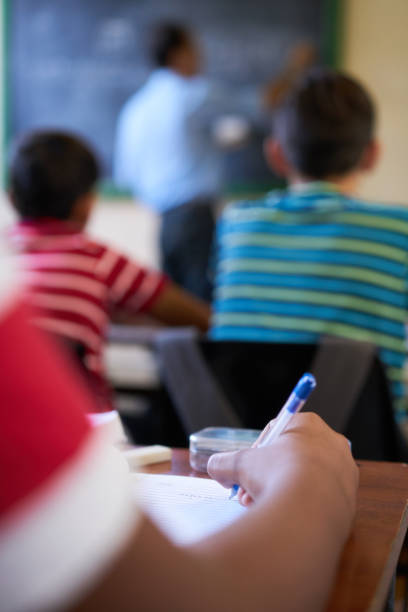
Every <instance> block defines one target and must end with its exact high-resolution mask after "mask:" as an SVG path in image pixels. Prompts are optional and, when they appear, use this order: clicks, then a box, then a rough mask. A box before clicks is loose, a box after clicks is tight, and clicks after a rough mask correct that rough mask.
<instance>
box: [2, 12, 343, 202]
mask: <svg viewBox="0 0 408 612" xmlns="http://www.w3.org/2000/svg"><path fill="white" fill-rule="evenodd" d="M323 6H324V9H323V11H324V12H323V22H324V28H323V29H324V40H323V59H324V61H325V62H326V64H327V65H329V66H332V67H333V68H338V67H339V66H340V62H341V54H342V41H343V32H344V28H343V26H344V21H343V20H344V5H343V3H342V0H324V4H323ZM1 10H2V58H3V62H2V75H1V84H2V91H3V100H2V110H3V113H2V118H1V121H2V143H1V145H2V151H3V167H2V169H1V178H2V184H3V187H7V184H8V172H7V166H8V151H9V148H10V145H11V130H10V121H9V118H10V108H11V105H12V99H11V92H10V88H9V87H8V78H7V74H8V68H7V67H8V60H9V55H10V51H9V48H10V47H9V44H10V30H11V28H10V20H11V11H12V0H1ZM281 186H282V181H279V180H277V179H274V178H273V177H271V181H270V182H268V183H265V184H260V183H259V182H257V183H256V184H254V185H251V184H250V183H248V181H247V182H246V183H245V186H242V185H238V184H237V185H230V186H229V187H228V190H227V191H226V193H225V195H226V196H227V197H241V196H244V195H248V194H251V195H258V194H261V193H264V192H266V191H268V190H269V189H271V188H273V187H281ZM99 195H100V196H101V197H102V198H103V199H107V200H111V199H130V198H131V195H130V193H129V192H126V191H123V190H119V189H118V188H117V187H115V185H114V184H113V182H112V181H110V180H103V181H101V183H100V186H99Z"/></svg>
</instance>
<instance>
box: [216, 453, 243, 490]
mask: <svg viewBox="0 0 408 612" xmlns="http://www.w3.org/2000/svg"><path fill="white" fill-rule="evenodd" d="M243 454H244V452H243V451H234V452H232V453H216V454H215V455H211V457H210V458H209V460H208V465H207V472H208V474H209V475H210V476H211V478H213V479H214V480H217V481H218V482H219V483H220V484H222V486H223V487H226V488H231V487H232V485H234V484H239V482H238V467H239V463H240V460H241V458H242V455H243Z"/></svg>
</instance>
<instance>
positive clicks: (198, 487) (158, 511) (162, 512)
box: [132, 474, 246, 545]
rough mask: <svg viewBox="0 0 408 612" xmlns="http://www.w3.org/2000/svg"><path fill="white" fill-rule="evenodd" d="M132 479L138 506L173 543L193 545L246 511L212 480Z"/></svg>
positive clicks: (148, 476)
mask: <svg viewBox="0 0 408 612" xmlns="http://www.w3.org/2000/svg"><path fill="white" fill-rule="evenodd" d="M132 479H134V490H135V497H136V498H137V502H138V504H139V505H140V506H141V507H142V509H143V510H144V511H145V512H146V513H147V514H148V515H149V516H150V517H151V518H152V520H153V521H154V522H155V523H156V525H157V526H158V527H159V528H160V529H161V530H162V531H163V532H164V533H165V534H166V535H167V536H168V537H169V538H170V539H171V540H173V542H175V543H176V544H180V545H186V544H191V543H192V542H196V541H197V540H200V539H202V538H204V537H206V536H208V535H210V534H213V533H215V532H217V531H219V530H220V529H223V528H224V527H226V526H227V525H229V524H230V523H232V522H233V521H235V520H236V519H237V518H239V517H240V516H242V515H243V514H245V512H246V509H245V508H243V507H242V506H241V505H240V504H239V502H238V501H237V499H232V500H230V499H228V497H229V491H228V490H227V489H224V488H223V487H222V486H221V485H220V484H218V483H217V482H215V481H214V480H208V479H204V478H193V477H189V476H170V475H161V474H134V475H132Z"/></svg>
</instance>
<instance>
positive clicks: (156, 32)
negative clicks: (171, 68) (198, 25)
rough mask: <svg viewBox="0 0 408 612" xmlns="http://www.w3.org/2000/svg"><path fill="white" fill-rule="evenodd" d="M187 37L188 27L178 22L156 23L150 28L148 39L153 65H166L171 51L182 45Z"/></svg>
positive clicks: (186, 40)
mask: <svg viewBox="0 0 408 612" xmlns="http://www.w3.org/2000/svg"><path fill="white" fill-rule="evenodd" d="M189 39H190V33H189V31H188V29H187V28H185V27H184V26H182V25H180V24H178V23H172V22H161V23H158V24H156V25H155V26H153V28H152V29H151V31H150V36H149V40H148V49H149V55H150V60H151V61H152V63H153V64H154V66H158V67H165V66H168V64H169V59H170V55H171V53H172V52H173V51H177V50H178V49H180V47H183V46H184V45H185V44H186V43H187V42H188V41H189Z"/></svg>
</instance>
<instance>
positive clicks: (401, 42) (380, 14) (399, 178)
mask: <svg viewBox="0 0 408 612" xmlns="http://www.w3.org/2000/svg"><path fill="white" fill-rule="evenodd" d="M343 27H344V37H343V52H342V59H341V64H342V66H343V67H344V68H345V69H346V70H348V71H350V72H352V73H353V74H354V75H356V76H358V77H360V78H361V79H363V81H364V83H365V84H366V85H367V86H368V87H369V88H370V90H371V92H372V93H373V94H374V96H375V99H376V101H377V104H378V110H379V130H378V135H379V139H380V142H381V145H382V159H381V161H380V163H379V166H378V168H377V170H376V171H375V172H374V173H373V174H372V175H371V176H370V177H369V178H367V180H366V181H365V183H364V186H363V189H362V190H361V194H362V195H363V196H365V197H367V198H373V199H375V200H384V201H393V202H399V203H403V204H408V74H407V70H408V37H407V31H408V1H407V0H344V26H343Z"/></svg>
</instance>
